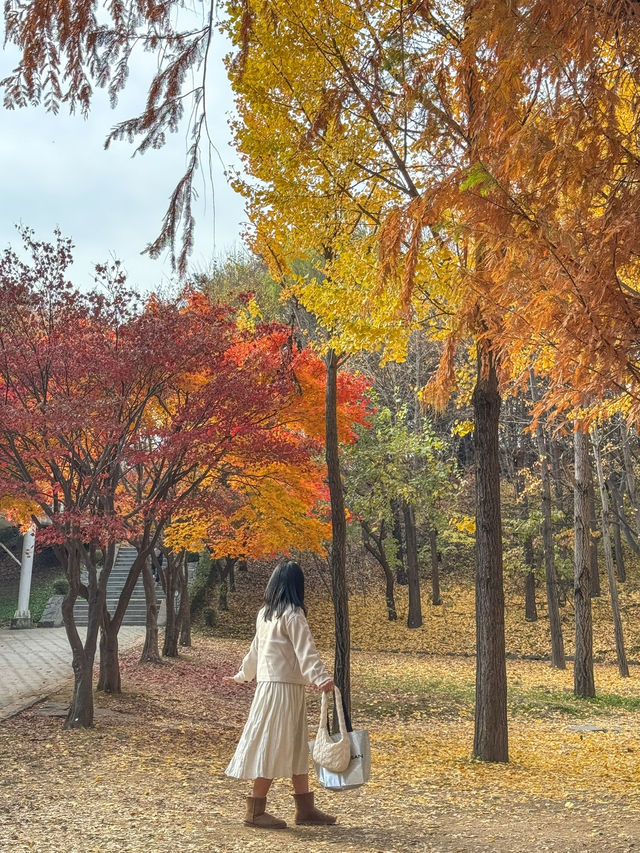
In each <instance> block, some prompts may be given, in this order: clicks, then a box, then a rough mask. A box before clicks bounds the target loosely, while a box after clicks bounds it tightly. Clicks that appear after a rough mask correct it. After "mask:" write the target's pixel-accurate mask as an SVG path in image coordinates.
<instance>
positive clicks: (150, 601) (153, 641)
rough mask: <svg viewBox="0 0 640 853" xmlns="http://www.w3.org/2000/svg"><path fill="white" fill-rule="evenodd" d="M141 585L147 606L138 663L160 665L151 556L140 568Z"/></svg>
mask: <svg viewBox="0 0 640 853" xmlns="http://www.w3.org/2000/svg"><path fill="white" fill-rule="evenodd" d="M142 583H143V584H144V597H145V601H146V604H147V618H146V630H145V638H144V648H143V649H142V654H141V655H140V663H162V658H161V657H160V647H159V645H158V598H157V596H156V583H155V578H154V577H153V571H152V570H151V556H149V557H147V559H146V560H145V561H144V564H143V566H142Z"/></svg>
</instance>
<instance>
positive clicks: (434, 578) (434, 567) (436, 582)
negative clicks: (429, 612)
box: [429, 527, 442, 605]
mask: <svg viewBox="0 0 640 853" xmlns="http://www.w3.org/2000/svg"><path fill="white" fill-rule="evenodd" d="M429 545H430V550H431V603H432V604H435V605H438V604H442V598H441V597H440V561H439V560H438V531H437V530H436V528H435V527H431V528H430V530H429Z"/></svg>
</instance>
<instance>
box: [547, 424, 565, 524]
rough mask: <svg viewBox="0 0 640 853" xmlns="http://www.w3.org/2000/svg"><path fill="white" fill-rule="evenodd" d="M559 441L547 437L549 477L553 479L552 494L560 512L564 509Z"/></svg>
mask: <svg viewBox="0 0 640 853" xmlns="http://www.w3.org/2000/svg"><path fill="white" fill-rule="evenodd" d="M560 452H561V451H560V443H559V442H558V441H555V440H554V439H549V456H550V462H551V479H552V480H553V494H554V496H555V499H556V506H557V507H558V509H559V510H561V511H562V512H564V511H565V505H564V504H565V500H564V488H563V484H562V467H561V465H560Z"/></svg>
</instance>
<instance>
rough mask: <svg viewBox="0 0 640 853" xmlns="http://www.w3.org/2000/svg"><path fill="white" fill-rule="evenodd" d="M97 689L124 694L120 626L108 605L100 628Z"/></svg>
mask: <svg viewBox="0 0 640 853" xmlns="http://www.w3.org/2000/svg"><path fill="white" fill-rule="evenodd" d="M97 689H98V690H102V691H104V692H105V693H121V692H122V682H121V679H120V660H119V658H118V626H117V625H115V624H114V622H113V620H112V618H111V616H110V615H109V613H108V611H107V608H106V604H105V609H104V614H103V618H102V625H101V627H100V673H99V676H98V688H97Z"/></svg>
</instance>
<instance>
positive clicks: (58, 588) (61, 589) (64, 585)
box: [53, 578, 69, 595]
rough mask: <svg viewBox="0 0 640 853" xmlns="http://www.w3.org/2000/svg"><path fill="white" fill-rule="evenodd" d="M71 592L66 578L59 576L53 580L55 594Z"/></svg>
mask: <svg viewBox="0 0 640 853" xmlns="http://www.w3.org/2000/svg"><path fill="white" fill-rule="evenodd" d="M68 592H69V581H68V580H67V579H66V578H57V579H56V580H55V581H54V582H53V593H54V595H66V594H67V593H68Z"/></svg>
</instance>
